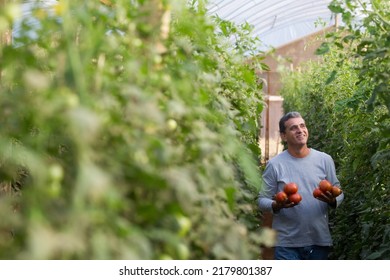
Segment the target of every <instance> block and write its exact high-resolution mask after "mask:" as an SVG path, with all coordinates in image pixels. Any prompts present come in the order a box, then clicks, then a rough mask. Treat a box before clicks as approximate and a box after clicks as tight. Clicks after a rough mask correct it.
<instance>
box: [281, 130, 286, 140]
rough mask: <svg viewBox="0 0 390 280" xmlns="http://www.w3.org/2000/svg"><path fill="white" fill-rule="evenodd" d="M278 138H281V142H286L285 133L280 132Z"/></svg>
mask: <svg viewBox="0 0 390 280" xmlns="http://www.w3.org/2000/svg"><path fill="white" fill-rule="evenodd" d="M280 138H281V139H282V141H283V142H286V133H284V132H280Z"/></svg>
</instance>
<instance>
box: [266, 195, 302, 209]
mask: <svg viewBox="0 0 390 280" xmlns="http://www.w3.org/2000/svg"><path fill="white" fill-rule="evenodd" d="M272 200H273V202H272V210H273V211H274V212H278V211H279V210H280V209H282V208H290V207H294V206H297V205H298V204H296V203H294V202H289V201H288V200H286V201H284V202H278V201H276V200H275V196H273V197H272Z"/></svg>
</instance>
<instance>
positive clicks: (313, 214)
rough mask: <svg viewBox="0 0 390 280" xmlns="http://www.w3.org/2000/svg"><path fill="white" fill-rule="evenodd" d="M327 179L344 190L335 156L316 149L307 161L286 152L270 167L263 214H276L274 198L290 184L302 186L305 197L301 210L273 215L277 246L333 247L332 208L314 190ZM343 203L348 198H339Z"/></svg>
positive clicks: (261, 200) (262, 195)
mask: <svg viewBox="0 0 390 280" xmlns="http://www.w3.org/2000/svg"><path fill="white" fill-rule="evenodd" d="M323 179H327V180H328V181H330V182H331V183H332V185H336V186H340V183H339V181H338V179H337V176H336V170H335V166H334V162H333V159H332V158H331V156H329V155H328V154H326V153H323V152H320V151H317V150H315V149H313V148H312V149H310V153H309V155H307V156H306V157H304V158H295V157H293V156H291V155H290V154H289V153H288V151H287V150H285V151H283V152H282V153H280V154H279V155H278V156H276V157H274V158H272V159H271V160H270V161H269V162H268V163H267V166H266V168H265V170H264V173H263V181H264V185H263V190H262V191H261V192H260V196H259V200H258V203H259V207H260V210H262V211H270V212H272V211H273V210H272V196H273V195H275V194H276V193H278V192H279V191H282V190H283V187H284V185H285V184H287V183H289V182H294V183H296V184H297V185H298V193H299V194H300V195H301V196H302V201H301V202H300V203H299V204H298V205H297V206H295V207H291V208H282V209H281V210H280V211H278V212H277V213H273V221H272V228H273V229H275V230H276V231H277V243H276V246H285V247H303V246H310V245H318V246H331V245H332V237H331V235H330V231H329V224H328V210H329V209H328V207H329V206H328V204H327V203H325V202H322V201H319V200H318V199H315V198H314V197H313V190H314V189H315V188H316V187H317V186H318V184H319V182H320V181H321V180H323ZM343 199H344V194H341V195H340V196H338V197H337V198H336V200H337V206H339V205H340V203H341V202H342V200H343Z"/></svg>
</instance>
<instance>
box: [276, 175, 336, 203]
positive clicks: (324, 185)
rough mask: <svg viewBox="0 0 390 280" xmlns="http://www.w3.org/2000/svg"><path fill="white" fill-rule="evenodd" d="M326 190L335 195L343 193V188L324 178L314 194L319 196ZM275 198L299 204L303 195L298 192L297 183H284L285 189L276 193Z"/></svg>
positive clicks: (282, 201) (279, 201)
mask: <svg viewBox="0 0 390 280" xmlns="http://www.w3.org/2000/svg"><path fill="white" fill-rule="evenodd" d="M326 192H329V193H331V194H332V195H333V196H334V197H337V196H339V195H340V194H341V193H342V190H341V189H340V188H339V187H337V186H333V185H332V184H331V183H330V182H329V181H328V180H325V179H324V180H322V181H321V182H320V183H319V184H318V187H317V188H315V189H314V191H313V196H314V197H315V198H317V197H320V196H321V195H322V194H323V193H326ZM275 200H276V201H277V202H278V203H282V204H284V203H289V202H290V203H291V202H293V203H294V204H299V202H301V200H302V196H301V195H300V194H299V193H298V186H297V184H295V183H287V184H285V185H284V188H283V191H280V192H278V193H277V194H276V195H275Z"/></svg>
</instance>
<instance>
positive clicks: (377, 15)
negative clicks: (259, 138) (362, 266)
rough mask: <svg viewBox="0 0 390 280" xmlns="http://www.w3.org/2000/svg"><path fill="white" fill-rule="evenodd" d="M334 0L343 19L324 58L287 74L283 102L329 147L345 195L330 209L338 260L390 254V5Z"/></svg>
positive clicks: (313, 141) (314, 142) (316, 141)
mask: <svg viewBox="0 0 390 280" xmlns="http://www.w3.org/2000/svg"><path fill="white" fill-rule="evenodd" d="M385 2H386V1H369V2H367V1H332V3H331V5H330V6H329V7H330V9H331V10H332V11H333V12H335V13H337V14H340V15H341V17H342V19H343V21H344V23H345V24H344V25H343V26H342V27H340V28H339V30H337V31H335V32H332V33H329V34H328V35H327V37H328V40H327V41H326V42H324V43H323V44H322V45H321V47H320V48H319V49H318V50H317V54H319V55H321V57H320V61H319V62H309V63H306V65H305V66H304V67H303V70H302V71H297V72H285V73H284V75H283V89H282V95H283V96H284V99H285V102H284V109H285V110H286V111H291V110H294V111H300V112H301V113H302V114H303V115H304V117H305V119H306V122H307V126H308V128H309V132H310V141H309V142H310V143H309V144H310V146H311V147H313V148H316V149H319V150H322V151H324V152H327V153H329V154H330V155H331V156H332V157H333V159H334V160H335V164H336V169H337V173H338V177H339V180H340V182H341V186H342V189H343V190H344V194H345V199H344V202H343V204H342V205H341V206H340V207H339V208H338V209H337V210H335V211H333V212H332V215H331V229H332V234H333V238H334V250H333V252H332V258H334V259H389V258H390V206H389V203H388V202H389V199H390V188H389V186H390V174H389V172H388V171H389V168H390V161H389V158H390V140H389V139H390V137H389V136H390V135H389V131H390V118H389V108H390V106H389V105H390V103H389V73H390V69H389V67H390V60H389V50H390V43H389V42H390V40H389V39H390V37H389V36H390V32H389V30H390V25H389V22H390V21H389V20H390V6H389V5H388V3H385Z"/></svg>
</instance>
